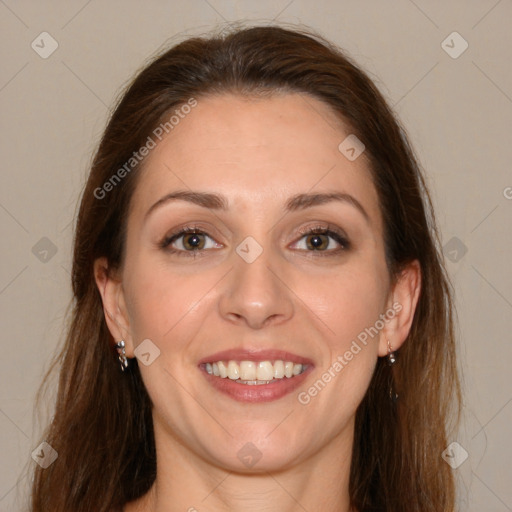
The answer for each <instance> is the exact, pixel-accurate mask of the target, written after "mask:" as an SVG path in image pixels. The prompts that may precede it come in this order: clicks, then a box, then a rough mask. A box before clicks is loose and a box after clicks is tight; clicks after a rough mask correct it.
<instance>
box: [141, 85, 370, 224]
mask: <svg viewBox="0 0 512 512" xmlns="http://www.w3.org/2000/svg"><path fill="white" fill-rule="evenodd" d="M348 135H350V129H348V128H347V127H346V126H345V125H344V124H343V122H342V120H341V119H340V118H339V117H338V116H337V115H336V114H335V113H334V112H333V111H332V110H331V109H330V107H329V106H327V105H326V104H324V103H323V102H321V101H319V100H317V99H315V98H313V97H311V96H308V95H304V94H297V93H287V94H275V95H272V96H271V97H265V98H255V97H249V98H247V97H242V96H238V95H232V94H225V95H216V96H207V97H202V98H198V99H197V106H195V107H194V108H193V109H191V110H190V112H189V113H188V114H186V115H183V117H180V119H179V122H178V123H177V124H175V125H174V126H173V128H172V130H170V131H169V133H168V134H167V135H165V137H163V138H162V140H161V142H159V143H158V144H157V146H156V147H155V148H154V149H153V150H152V151H151V152H150V154H149V155H148V156H147V157H146V160H145V162H144V166H143V168H142V169H141V170H140V172H141V174H140V176H139V179H138V185H137V188H136V191H135V193H134V198H133V201H132V205H133V210H134V213H136V212H139V213H140V214H143V211H145V210H147V208H149V207H150V206H151V204H153V203H154V202H155V201H157V200H158V199H159V198H160V197H161V196H162V195H165V194H167V193H169V192H172V191H173V190H177V189H187V188H188V189H193V190H200V191H204V192H217V193H222V194H223V195H226V196H227V198H228V201H229V203H232V205H233V206H234V205H236V204H242V203H243V204H250V203H254V205H255V206H256V205H260V206H261V205H262V204H263V203H264V204H265V205H266V207H267V208H271V207H272V203H276V204H277V203H279V206H281V205H282V203H284V202H285V201H286V198H288V197H289V196H291V195H293V194H296V193H305V192H310V193H315V192H323V191H333V190H338V191H340V192H346V193H350V194H353V195H354V196H356V197H357V198H358V199H359V200H360V202H361V203H364V206H365V209H366V210H367V211H368V213H369V214H370V217H372V218H373V219H374V221H375V222H376V224H379V222H378V218H379V215H380V212H379V211H378V206H377V205H378V200H377V194H376V191H375V188H374V186H373V183H372V180H371V175H370V172H369V168H368V160H367V159H366V156H365V154H364V153H363V154H362V155H361V156H360V157H358V158H357V159H356V160H354V161H349V160H348V159H347V158H346V157H345V156H344V155H343V154H342V153H341V152H340V150H339V149H338V146H339V144H340V143H341V142H342V141H343V140H344V139H345V138H346V137H347V136H348ZM230 206H231V204H230Z"/></svg>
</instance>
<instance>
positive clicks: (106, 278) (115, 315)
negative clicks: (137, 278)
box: [94, 258, 134, 357]
mask: <svg viewBox="0 0 512 512" xmlns="http://www.w3.org/2000/svg"><path fill="white" fill-rule="evenodd" d="M94 279H95V281H96V286H97V287H98V290H99V292H100V295H101V300H102V302H103V312H104V314H105V321H106V322H107V326H108V329H109V331H110V334H111V335H112V337H113V338H114V340H115V342H116V343H117V342H118V341H121V340H124V342H125V346H126V355H127V357H134V355H133V350H134V346H133V339H132V336H131V334H130V332H131V331H130V321H129V315H128V312H127V310H126V302H125V298H124V290H123V284H122V280H121V279H120V278H119V277H118V276H117V275H116V273H115V272H113V271H112V269H110V268H109V266H108V260H107V258H98V259H97V260H96V261H95V262H94Z"/></svg>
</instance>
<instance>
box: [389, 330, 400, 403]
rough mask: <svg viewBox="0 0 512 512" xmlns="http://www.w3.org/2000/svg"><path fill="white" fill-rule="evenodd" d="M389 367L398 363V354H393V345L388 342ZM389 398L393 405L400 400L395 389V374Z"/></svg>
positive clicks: (391, 381) (390, 386) (391, 379)
mask: <svg viewBox="0 0 512 512" xmlns="http://www.w3.org/2000/svg"><path fill="white" fill-rule="evenodd" d="M387 359H388V365H389V366H393V365H394V364H395V363H396V354H395V353H394V352H393V350H392V348H391V343H390V342H389V340H388V356H387ZM389 398H390V399H391V401H392V402H393V403H396V401H397V400H398V393H397V392H396V391H395V390H394V389H393V374H392V373H391V377H390V383H389Z"/></svg>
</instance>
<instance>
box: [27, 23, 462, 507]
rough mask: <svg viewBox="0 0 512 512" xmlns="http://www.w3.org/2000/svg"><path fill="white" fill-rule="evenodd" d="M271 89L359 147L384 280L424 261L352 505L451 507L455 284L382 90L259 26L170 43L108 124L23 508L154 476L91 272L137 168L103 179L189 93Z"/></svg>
mask: <svg viewBox="0 0 512 512" xmlns="http://www.w3.org/2000/svg"><path fill="white" fill-rule="evenodd" d="M273 91H284V92H287V91H289V92H299V93H304V94H308V95H310V96H312V97H314V98H317V99H319V100H321V101H323V102H324V103H325V104H327V105H328V106H330V107H331V109H332V110H333V111H334V112H335V113H336V114H337V115H338V116H339V117H340V119H342V120H343V121H344V122H345V123H346V125H347V126H349V127H350V131H351V133H353V134H355V135H356V136H357V137H358V138H359V139H360V140H361V141H362V142H363V143H364V145H365V146H366V155H367V156H368V157H369V159H370V171H371V176H372V179H373V182H374V184H375V187H376V189H377V192H378V197H379V202H380V208H381V212H382V217H383V219H384V224H385V229H384V242H385V248H386V260H387V263H388V268H389V272H390V275H391V277H392V278H396V277H397V276H398V274H399V272H400V270H401V269H402V268H403V267H404V266H405V265H407V264H408V263H410V262H411V261H413V260H415V259H417V260H419V263H420V266H421V273H422V290H421V293H420V297H419V302H418V305H417V308H416V312H415V316H414V320H413V324H412V327H411V331H410V333H409V336H408V339H407V340H406V341H405V343H404V344H403V345H402V348H400V350H399V354H398V362H397V364H396V365H394V367H393V368H390V367H389V366H388V365H386V364H385V362H384V360H383V359H379V361H378V363H377V367H376V370H375V373H374V375H373V378H372V381H371V384H370V386H369V389H368V391H367V394H366V396H365V398H364V399H363V402H362V403H361V405H360V407H359V408H358V411H357V414H356V426H355V439H354V446H353V457H352V464H351V473H350V489H349V491H350V499H351V504H352V505H353V507H354V508H355V509H357V510H359V511H360V512H367V511H379V512H382V511H392V512H401V511H403V512H405V511H407V512H413V511H416V512H427V511H428V512H440V511H451V510H453V509H454V506H455V505H454V501H455V497H454V495H455V489H454V481H453V477H452V474H451V469H450V467H449V466H448V465H447V464H446V463H445V462H444V461H443V459H442V457H441V454H442V451H443V450H444V449H445V447H446V444H447V419H448V418H449V417H450V412H451V411H455V415H454V417H455V418H456V419H457V418H458V413H459V408H460V405H459V404H460V386H459V379H458V376H457V366H456V359H455V357H456V347H455V340H454V338H455V337H454V311H453V305H452V294H453V292H452V289H451V285H450V282H449V279H448V276H447V274H446V271H445V269H444V263H443V260H442V256H441V251H440V242H439V235H438V231H437V228H436V222H435V217H434V213H433V209H432V202H431V199H430V196H429V192H428V190H427V187H426V184H425V180H424V177H423V175H422V171H421V169H420V167H419V165H418V163H417V161H416V159H415V156H414V154H413V151H412V150H411V147H410V146H409V143H408V142H407V137H406V134H405V131H404V130H403V129H402V128H401V126H400V124H399V122H398V121H397V119H396V118H395V116H394V114H393V113H392V111H391V110H390V108H389V107H388V105H387V103H386V101H385V100H384V98H383V96H382V95H381V94H380V92H379V91H378V89H377V88H376V87H375V85H374V84H373V83H372V81H371V80H370V79H369V78H368V76H367V75H366V74H365V73H364V72H363V71H362V70H360V69H359V68H358V67H357V66H356V65H355V64H354V63H353V62H352V61H351V60H350V58H348V57H347V56H346V55H344V53H343V52H342V51H341V50H340V49H338V48H337V47H335V46H334V45H332V44H331V43H329V42H328V41H325V40H324V39H322V38H321V37H320V36H318V35H316V34H314V33H312V32H310V31H304V30H302V29H301V30H289V29H284V28H280V27H276V26H266V27H252V28H244V29H236V30H232V31H230V32H229V33H227V34H221V35H219V34H217V35H214V36H212V37H208V38H202V37H194V38H189V39H187V40H185V41H183V42H181V43H180V44H177V45H175V46H174V47H172V48H171V49H169V50H167V51H166V52H165V53H163V54H162V55H160V56H159V57H157V58H155V59H154V60H153V61H152V62H151V63H150V64H149V65H148V66H147V67H146V68H145V69H144V70H143V71H142V72H140V73H139V74H138V75H137V76H136V77H135V79H134V80H133V82H132V83H131V84H130V85H129V86H128V88H127V90H126V92H125V93H124V95H123V96H122V98H121V100H120V101H119V103H118V105H117V107H116V109H115V111H114V112H113V114H112V116H111V119H110V121H109V122H108V125H107V127H106V129H105V132H104V134H103V137H102V140H101V142H100V144H99V148H98V150H97V153H96V155H95V157H94V160H93V163H92V168H91V171H90V174H89V178H88V181H87V184H86V186H85V190H84V192H83V196H82V200H81V205H80V210H79V215H78V220H77V225H76V232H75V240H74V258H73V270H72V284H73V293H74V300H73V309H72V313H71V318H70V324H69V331H68V334H67V338H66V340H65V345H64V346H63V349H62V351H61V352H60V354H58V356H57V357H56V359H55V365H60V376H59V387H58V393H57V398H56V406H55V414H54V417H53V420H52V422H51V424H50V425H49V427H48V429H47V431H46V432H45V440H46V441H47V442H48V443H49V444H50V445H51V446H52V447H53V448H54V449H55V450H56V451H57V452H58V458H57V460H56V461H55V462H54V463H53V464H52V465H51V466H50V467H48V468H47V469H42V468H40V467H38V466H36V467H35V474H34V482H33V488H32V498H31V499H32V510H33V512H43V511H44V512H46V511H49V510H51V511H52V512H82V511H83V512H85V511H87V512H89V511H91V510H94V511H95V512H106V511H110V510H113V509H119V508H121V507H122V506H123V505H124V504H125V503H127V502H128V501H131V500H134V499H136V498H138V497H140V496H142V495H143V494H144V493H146V492H147V491H148V490H149V488H150V487H151V485H152V483H153V482H154V479H155V476H156V454H155V442H154V437H153V424H152V417H151V402H150V398H149V396H148V394H147V392H146V390H145V387H144V385H143V382H142V379H141V375H140V372H139V370H138V367H137V364H136V363H135V361H134V363H133V364H132V365H131V369H130V371H129V372H128V373H122V372H121V371H120V369H119V366H118V361H117V359H116V356H115V352H114V349H113V343H114V340H113V339H112V337H111V335H110V333H109V331H108V328H107V326H106V322H105V319H104V315H103V309H102V302H101V297H100V294H99V292H98V290H97V287H96V284H95V280H94V275H93V264H94V261H95V260H96V259H97V258H100V257H102V256H105V257H106V258H107V259H108V262H109V269H116V268H120V267H121V266H122V263H123V255H124V241H125V230H126V218H127V211H128V207H129V202H130V199H131V197H132V195H133V191H134V188H135V186H136V183H137V180H136V177H137V175H138V174H140V173H138V172H137V171H138V170H139V169H137V168H135V169H133V170H130V171H129V172H126V173H123V179H122V180H119V181H116V182H115V183H113V184H112V186H111V187H108V192H105V190H106V189H105V188H103V187H104V184H105V183H106V182H108V181H109V180H111V179H112V176H113V174H114V173H115V172H116V170H118V169H120V168H122V166H123V165H125V164H126V162H128V161H130V158H131V157H132V155H133V153H134V152H136V151H138V150H139V148H141V147H142V146H143V145H144V144H145V143H146V142H147V140H148V136H150V135H151V134H152V133H153V130H154V129H155V128H156V127H157V126H158V125H159V124H160V123H161V122H162V120H163V119H166V118H168V117H169V116H170V113H172V112H173V111H174V110H176V109H178V108H179V107H180V106H183V105H185V104H187V102H188V101H189V100H190V99H191V98H195V99H197V100H198V101H200V99H201V97H205V96H206V95H208V94H222V93H226V92H235V93H238V94H248V95H258V94H264V93H270V94H271V93H272V92H273ZM125 169H126V167H125ZM111 183H112V182H111ZM98 190H103V192H101V193H100V192H98ZM390 386H392V387H393V390H394V392H396V393H398V395H399V399H398V401H397V402H396V403H394V402H393V401H390V398H389V393H388V389H390ZM452 406H454V407H452Z"/></svg>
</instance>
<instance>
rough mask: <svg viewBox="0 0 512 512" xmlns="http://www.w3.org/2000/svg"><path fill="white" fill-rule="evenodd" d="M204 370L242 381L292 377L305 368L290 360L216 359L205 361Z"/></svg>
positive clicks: (211, 373)
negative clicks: (209, 361)
mask: <svg viewBox="0 0 512 512" xmlns="http://www.w3.org/2000/svg"><path fill="white" fill-rule="evenodd" d="M205 368H206V371H207V372H208V373H209V374H210V375H215V376H217V377H222V378H224V379H225V378H229V379H232V380H237V379H240V380H243V381H255V380H258V381H270V380H272V379H282V378H283V377H288V378H290V377H293V376H294V375H299V374H300V373H302V372H303V371H304V370H305V365H302V364H300V363H293V362H291V361H282V360H277V361H274V362H273V363H272V362H271V361H240V363H238V362H237V361H227V362H225V361H217V362H215V363H206V364H205Z"/></svg>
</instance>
